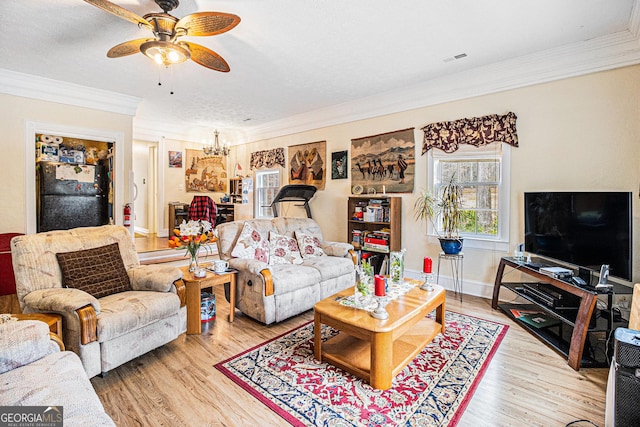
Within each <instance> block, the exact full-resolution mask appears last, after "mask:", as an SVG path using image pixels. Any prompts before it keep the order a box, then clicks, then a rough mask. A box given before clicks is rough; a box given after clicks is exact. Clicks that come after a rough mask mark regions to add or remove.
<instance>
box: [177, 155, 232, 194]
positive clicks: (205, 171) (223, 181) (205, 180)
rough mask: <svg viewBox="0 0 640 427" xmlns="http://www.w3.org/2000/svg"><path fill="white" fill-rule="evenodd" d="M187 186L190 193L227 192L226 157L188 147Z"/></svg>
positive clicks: (185, 174)
mask: <svg viewBox="0 0 640 427" xmlns="http://www.w3.org/2000/svg"><path fill="white" fill-rule="evenodd" d="M186 152H187V155H186V165H187V166H186V169H185V171H184V179H185V188H186V190H187V192H188V193H210V192H218V193H226V192H227V186H228V180H227V178H228V176H227V170H226V167H225V162H224V158H223V157H221V156H205V155H204V153H203V152H202V150H190V149H188V148H187V149H186Z"/></svg>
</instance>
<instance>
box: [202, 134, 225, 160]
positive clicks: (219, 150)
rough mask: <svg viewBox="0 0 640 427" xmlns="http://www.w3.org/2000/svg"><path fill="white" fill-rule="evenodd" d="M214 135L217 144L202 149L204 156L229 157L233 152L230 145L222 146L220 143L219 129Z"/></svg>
mask: <svg viewBox="0 0 640 427" xmlns="http://www.w3.org/2000/svg"><path fill="white" fill-rule="evenodd" d="M213 135H214V136H215V142H214V143H213V144H209V145H207V146H205V147H204V148H203V149H202V151H204V154H206V155H207V156H228V155H229V152H231V149H230V148H229V143H227V144H223V145H222V146H220V142H218V135H220V132H218V130H217V129H216V130H215V131H214V132H213Z"/></svg>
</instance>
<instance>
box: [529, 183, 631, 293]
mask: <svg viewBox="0 0 640 427" xmlns="http://www.w3.org/2000/svg"><path fill="white" fill-rule="evenodd" d="M631 221H632V213H631V193H630V192H538V193H524V224H525V226H524V230H525V239H524V241H525V251H526V252H529V253H531V254H536V255H540V256H543V257H547V258H552V259H555V260H559V261H563V262H566V263H569V264H572V265H575V266H580V267H586V268H589V269H591V270H595V271H599V270H600V267H601V265H602V264H609V269H610V270H609V271H610V274H611V275H612V276H616V277H620V278H622V279H625V280H629V281H631V264H632V257H631V245H632V237H631Z"/></svg>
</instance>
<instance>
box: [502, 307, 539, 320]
mask: <svg viewBox="0 0 640 427" xmlns="http://www.w3.org/2000/svg"><path fill="white" fill-rule="evenodd" d="M509 311H511V314H513V317H515V318H516V319H519V318H521V317H522V316H524V315H525V314H544V312H543V311H540V310H523V309H521V308H512V309H510V310H509Z"/></svg>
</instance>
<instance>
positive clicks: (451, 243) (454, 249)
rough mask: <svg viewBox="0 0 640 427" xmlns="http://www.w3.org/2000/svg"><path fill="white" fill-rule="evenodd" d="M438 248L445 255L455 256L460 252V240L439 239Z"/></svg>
mask: <svg viewBox="0 0 640 427" xmlns="http://www.w3.org/2000/svg"><path fill="white" fill-rule="evenodd" d="M439 240H440V247H441V248H442V252H444V253H445V254H447V255H457V254H459V253H460V251H461V250H462V238H459V239H445V238H440V239H439Z"/></svg>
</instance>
